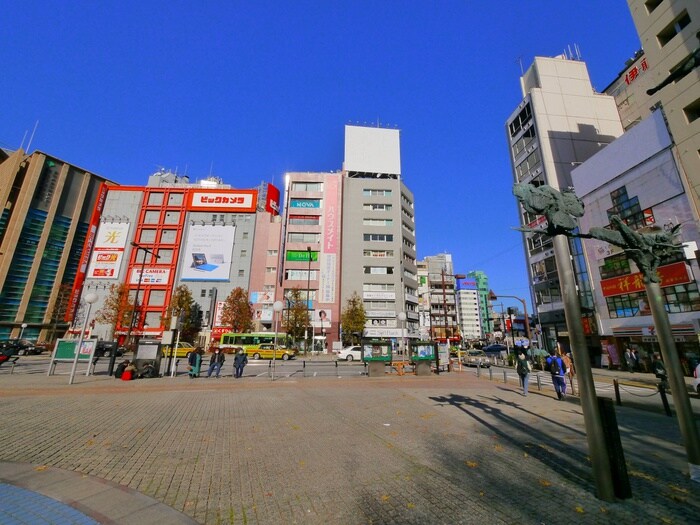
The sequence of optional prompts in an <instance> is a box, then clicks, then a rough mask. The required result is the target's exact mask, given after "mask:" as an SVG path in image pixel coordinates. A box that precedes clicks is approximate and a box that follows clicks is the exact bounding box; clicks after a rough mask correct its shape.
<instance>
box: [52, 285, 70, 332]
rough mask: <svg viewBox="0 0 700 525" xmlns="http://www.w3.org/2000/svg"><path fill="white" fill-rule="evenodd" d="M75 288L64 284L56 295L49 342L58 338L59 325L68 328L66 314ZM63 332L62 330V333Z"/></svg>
mask: <svg viewBox="0 0 700 525" xmlns="http://www.w3.org/2000/svg"><path fill="white" fill-rule="evenodd" d="M72 291H73V287H72V286H71V285H70V284H68V283H63V284H62V285H61V286H60V287H59V288H58V293H57V294H56V300H55V301H54V303H53V308H52V309H51V317H50V321H51V332H50V333H49V337H48V339H49V341H48V342H50V343H53V341H54V340H55V339H56V338H57V337H58V334H59V330H58V325H59V324H61V325H63V326H67V324H66V322H65V317H66V312H67V311H68V304H69V303H70V296H71V292H72ZM62 332H63V330H61V333H62Z"/></svg>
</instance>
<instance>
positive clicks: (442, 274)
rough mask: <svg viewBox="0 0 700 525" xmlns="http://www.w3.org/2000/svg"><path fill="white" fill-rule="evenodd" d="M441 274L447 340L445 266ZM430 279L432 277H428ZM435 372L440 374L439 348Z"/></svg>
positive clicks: (436, 355) (436, 353)
mask: <svg viewBox="0 0 700 525" xmlns="http://www.w3.org/2000/svg"><path fill="white" fill-rule="evenodd" d="M440 275H441V278H442V309H443V313H444V314H445V318H444V319H443V322H444V323H445V340H446V341H447V295H446V293H445V269H444V268H443V269H442V270H441V271H440ZM428 280H430V279H428ZM447 351H448V353H449V346H448V350H447ZM435 372H436V373H437V374H438V375H440V350H439V349H438V351H437V352H435Z"/></svg>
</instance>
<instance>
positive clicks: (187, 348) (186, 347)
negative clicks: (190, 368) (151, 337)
mask: <svg viewBox="0 0 700 525" xmlns="http://www.w3.org/2000/svg"><path fill="white" fill-rule="evenodd" d="M192 350H194V346H192V343H187V342H185V341H180V342H179V343H177V350H175V352H174V355H175V357H187V354H189V353H190V352H191V351H192ZM171 355H173V347H172V346H164V347H163V357H170V356H171Z"/></svg>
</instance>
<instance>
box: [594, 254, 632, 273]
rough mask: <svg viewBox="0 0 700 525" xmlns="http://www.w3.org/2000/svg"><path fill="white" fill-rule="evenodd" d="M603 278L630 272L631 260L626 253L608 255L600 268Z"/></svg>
mask: <svg viewBox="0 0 700 525" xmlns="http://www.w3.org/2000/svg"><path fill="white" fill-rule="evenodd" d="M599 271H600V278H601V279H610V278H611V277H619V276H621V275H627V274H628V273H630V271H631V270H630V262H629V259H627V256H626V255H625V254H624V253H620V254H617V255H613V256H611V257H606V258H605V259H604V260H603V266H601V267H600V268H599Z"/></svg>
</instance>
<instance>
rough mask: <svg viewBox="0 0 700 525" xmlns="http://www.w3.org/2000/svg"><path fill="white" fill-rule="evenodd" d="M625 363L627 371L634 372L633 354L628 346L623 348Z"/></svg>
mask: <svg viewBox="0 0 700 525" xmlns="http://www.w3.org/2000/svg"><path fill="white" fill-rule="evenodd" d="M625 365H627V371H628V372H634V354H633V353H632V350H631V349H630V347H629V346H628V347H627V348H626V349H625Z"/></svg>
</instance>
